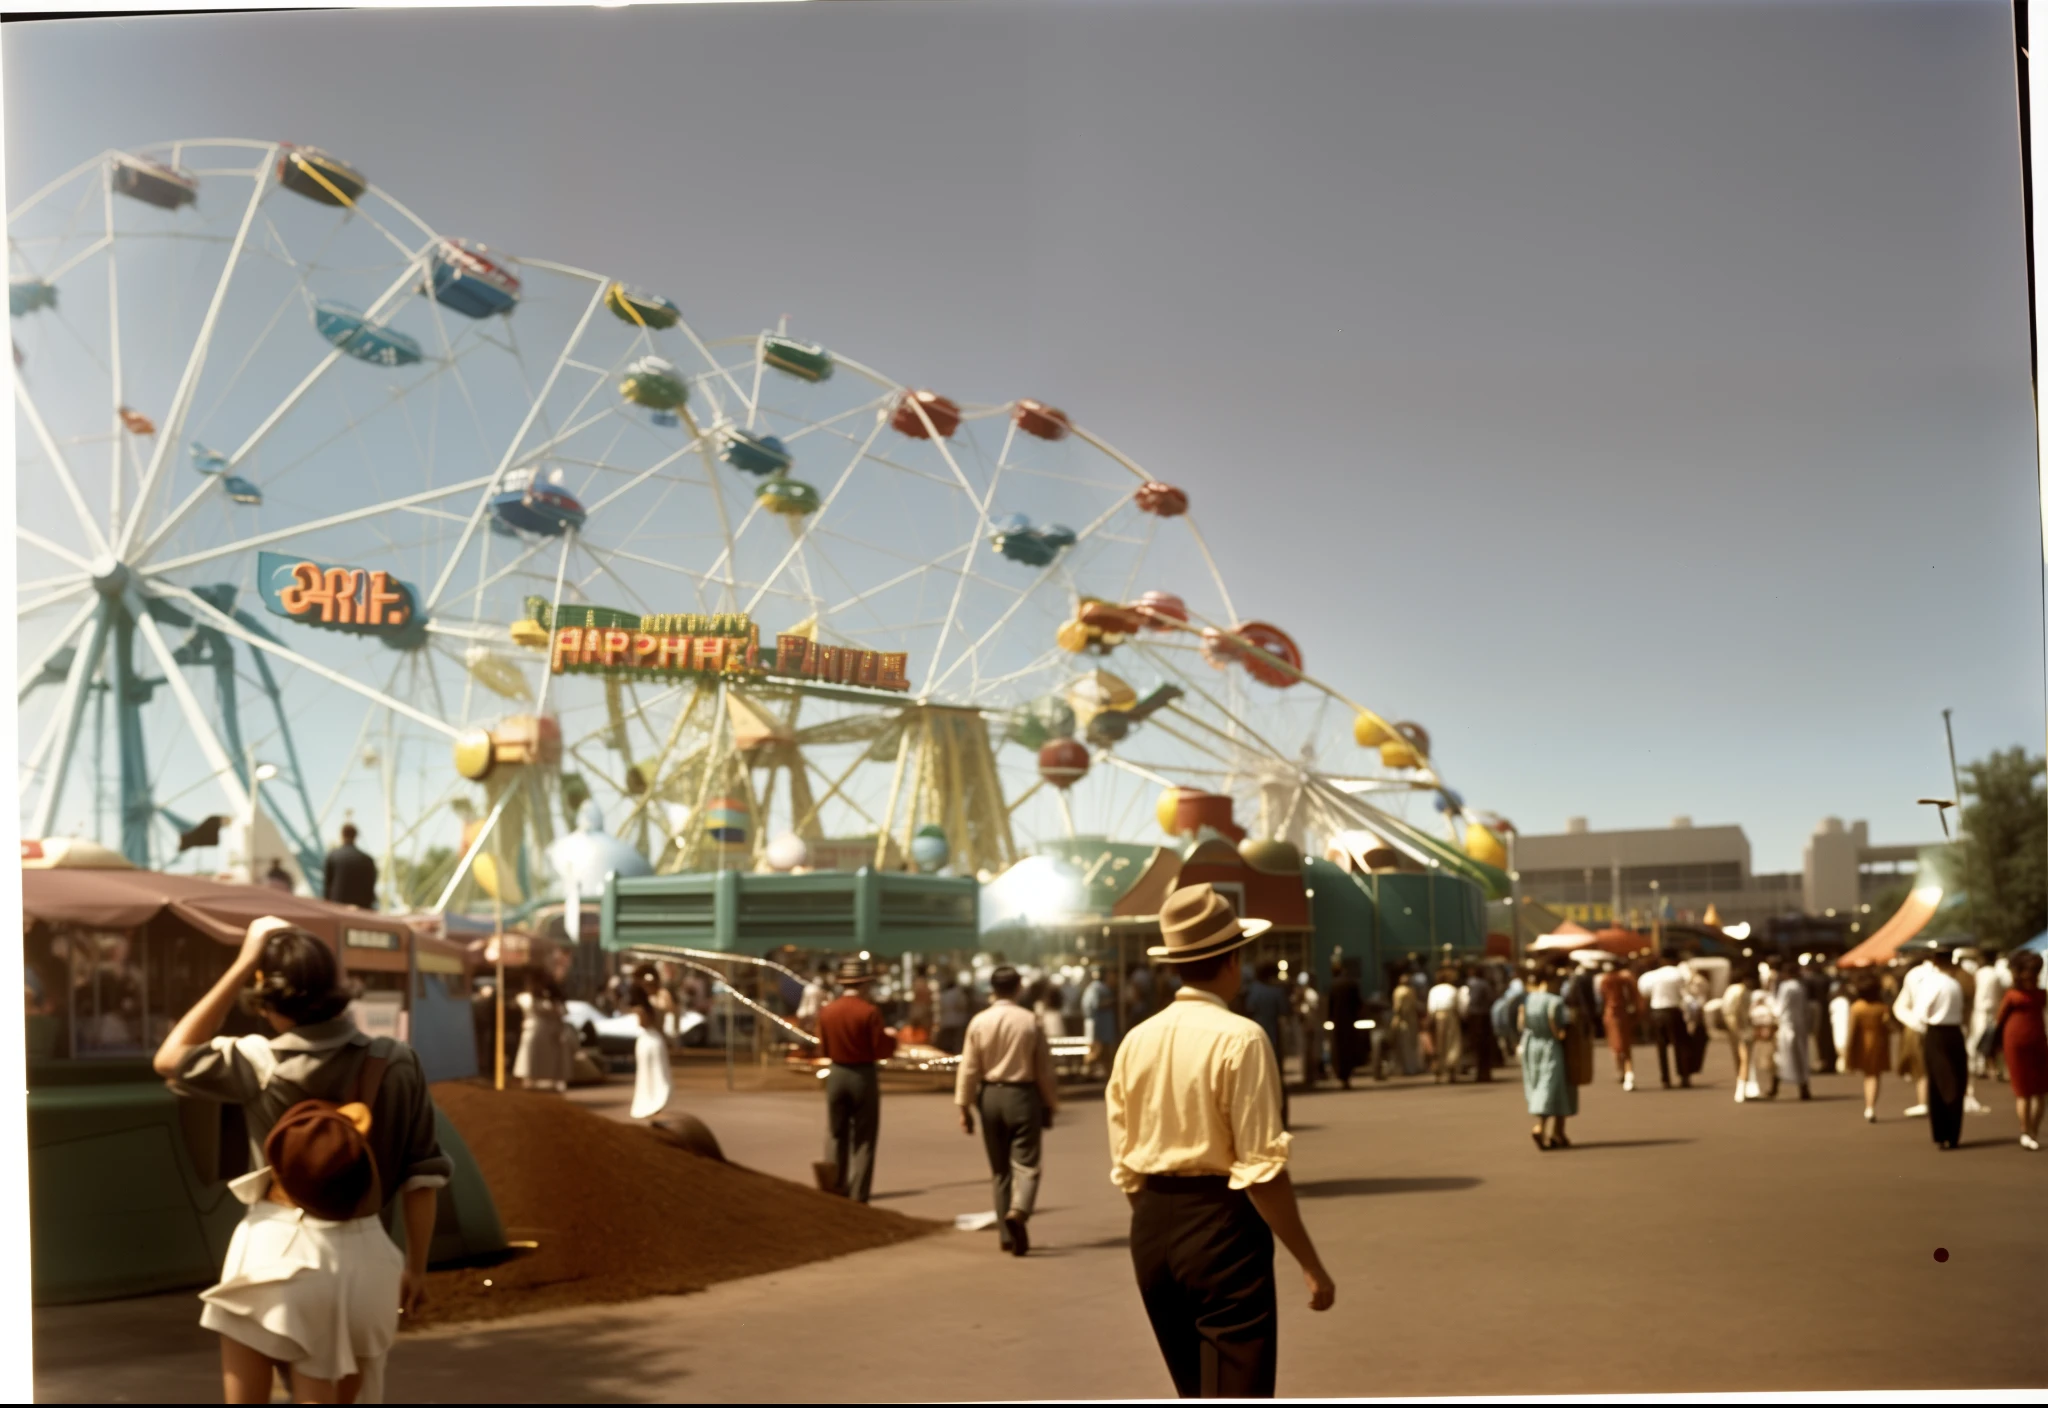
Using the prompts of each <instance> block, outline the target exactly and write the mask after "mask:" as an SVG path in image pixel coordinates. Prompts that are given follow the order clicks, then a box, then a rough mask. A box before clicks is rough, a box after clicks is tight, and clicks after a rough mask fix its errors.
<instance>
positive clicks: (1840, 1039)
mask: <svg viewBox="0 0 2048 1408" xmlns="http://www.w3.org/2000/svg"><path fill="white" fill-rule="evenodd" d="M1855 1005H1856V995H1855V993H1854V992H1853V991H1852V990H1851V988H1850V985H1849V984H1848V983H1847V982H1846V981H1844V980H1843V978H1842V975H1841V974H1840V973H1838V972H1832V971H1831V972H1830V973H1829V975H1828V1030H1830V1031H1831V1032H1833V1033H1834V1037H1835V1070H1836V1071H1837V1072H1838V1073H1839V1072H1846V1071H1847V1070H1848V1069H1849V1018H1850V1015H1851V1013H1852V1011H1853V1010H1854V1008H1855Z"/></svg>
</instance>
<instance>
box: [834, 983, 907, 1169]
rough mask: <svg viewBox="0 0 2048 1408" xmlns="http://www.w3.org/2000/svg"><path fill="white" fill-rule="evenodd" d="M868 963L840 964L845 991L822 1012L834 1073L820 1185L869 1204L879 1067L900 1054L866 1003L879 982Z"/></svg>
mask: <svg viewBox="0 0 2048 1408" xmlns="http://www.w3.org/2000/svg"><path fill="white" fill-rule="evenodd" d="M874 976H875V975H874V974H873V973H872V972H870V971H869V969H868V965H867V962H866V960H864V959H859V958H842V959H840V960H839V986H840V987H841V988H843V989H845V991H844V992H843V993H841V994H840V996H839V997H838V998H837V999H836V1000H834V1001H832V1002H828V1003H826V1004H825V1008H824V1010H823V1011H821V1012H820V1013H818V1045H819V1046H820V1047H821V1048H823V1051H824V1055H825V1059H826V1060H828V1061H830V1062H831V1063H832V1069H831V1070H830V1071H828V1072H826V1074H825V1124H826V1132H825V1158H824V1161H823V1162H821V1163H820V1164H819V1165H818V1185H819V1186H820V1187H822V1188H824V1189H825V1190H826V1191H827V1192H835V1193H843V1194H845V1195H846V1196H847V1197H849V1198H851V1199H853V1200H854V1201H855V1202H856V1203H864V1202H866V1201H867V1200H868V1189H869V1187H870V1186H871V1185H872V1184H873V1182H874V1177H875V1136H876V1135H877V1134H878V1133H879V1132H880V1130H881V1127H882V1087H881V1081H880V1078H879V1076H878V1075H877V1073H876V1070H875V1063H876V1062H877V1061H880V1060H883V1059H885V1058H887V1057H889V1056H892V1055H894V1054H895V1052H896V1030H895V1028H893V1027H889V1026H885V1025H883V1022H882V1010H881V1009H880V1008H879V1007H877V1006H875V1004H874V1003H872V1002H870V1001H868V999H867V992H866V989H867V985H868V984H869V983H871V982H873V981H874Z"/></svg>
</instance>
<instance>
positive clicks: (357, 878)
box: [320, 823, 377, 909]
mask: <svg viewBox="0 0 2048 1408" xmlns="http://www.w3.org/2000/svg"><path fill="white" fill-rule="evenodd" d="M323 869H324V871H325V873H324V874H323V875H322V876H321V885H320V898H322V899H324V900H327V901H328V902H329V903H332V904H352V905H354V906H355V907H356V908H357V909H375V908H376V907H377V862H375V861H374V860H371V859H370V857H369V854H368V853H367V852H365V851H363V850H362V849H361V848H359V847H358V846H357V845H356V828H355V825H354V824H353V823H351V824H349V825H347V826H344V827H342V828H341V844H340V845H339V846H336V847H335V848H334V849H333V850H331V851H329V852H328V853H327V864H326V866H325V867H323Z"/></svg>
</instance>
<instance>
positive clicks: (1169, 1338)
mask: <svg viewBox="0 0 2048 1408" xmlns="http://www.w3.org/2000/svg"><path fill="white" fill-rule="evenodd" d="M1268 927H1269V926H1268V925H1267V924H1266V923H1265V922H1264V921H1262V920H1244V921H1240V920H1239V919H1238V917H1237V915H1236V913H1235V912H1234V911H1233V910H1232V909H1231V907H1230V902H1229V901H1228V900H1226V899H1224V898H1223V897H1222V896H1221V895H1219V894H1217V893H1216V892H1215V890H1214V889H1213V888H1212V887H1210V886H1208V885H1190V886H1188V887H1187V888H1185V889H1182V890H1177V891H1175V892H1174V893H1173V894H1172V895H1170V896H1168V897H1167V900H1166V903H1165V904H1164V905H1162V906H1161V908H1160V914H1159V929H1160V937H1161V938H1162V939H1163V940H1164V942H1163V943H1162V944H1161V945H1160V946H1158V947H1155V948H1152V949H1149V950H1148V956H1149V957H1151V958H1152V959H1154V960H1156V961H1159V962H1163V963H1166V964H1170V965H1173V967H1174V968H1175V969H1176V970H1177V972H1178V974H1179V976H1180V978H1181V986H1180V989H1179V990H1178V991H1177V992H1176V993H1175V994H1174V996H1173V999H1172V1001H1170V1002H1168V1003H1167V1004H1165V1006H1164V1008H1163V1010H1161V1011H1160V1012H1158V1013H1157V1014H1156V1015H1154V1016H1152V1017H1151V1018H1149V1019H1148V1020H1146V1021H1144V1022H1142V1023H1140V1024H1139V1025H1138V1026H1136V1027H1134V1028H1133V1029H1132V1030H1131V1032H1130V1034H1129V1035H1128V1036H1127V1037H1125V1038H1124V1042H1123V1045H1122V1046H1120V1047H1119V1048H1118V1049H1117V1053H1116V1064H1115V1067H1114V1069H1113V1070H1112V1071H1111V1072H1110V1077H1109V1086H1108V1089H1107V1090H1106V1091H1105V1092H1104V1101H1105V1104H1106V1105H1107V1107H1108V1115H1109V1147H1110V1160H1111V1164H1110V1176H1111V1177H1112V1178H1113V1179H1114V1180H1115V1181H1116V1184H1117V1186H1118V1187H1119V1188H1121V1189H1123V1190H1124V1192H1125V1193H1126V1194H1127V1195H1128V1196H1129V1198H1130V1200H1131V1263H1132V1267H1133V1269H1134V1270H1135V1271H1136V1273H1137V1279H1138V1292H1139V1295H1140V1296H1141V1297H1142V1298H1143V1300H1144V1303H1145V1314H1146V1316H1147V1317H1148V1318H1149V1319H1150V1320H1151V1322H1152V1334H1153V1338H1154V1339H1156V1340H1157V1341H1158V1344H1159V1351H1160V1354H1161V1355H1162V1356H1163V1357H1164V1358H1165V1360H1166V1367H1167V1371H1168V1372H1169V1373H1170V1374H1171V1375H1172V1376H1173V1386H1174V1388H1175V1390H1176V1391H1177V1392H1178V1393H1179V1394H1180V1396H1181V1397H1183V1398H1270V1397H1272V1396H1273V1393H1274V1384H1275V1378H1276V1371H1277V1369H1278V1365H1279V1339H1278V1332H1279V1315H1278V1304H1277V1300H1276V1292H1275V1287H1274V1283H1273V1241H1274V1238H1275V1237H1278V1238H1279V1240H1280V1241H1281V1242H1283V1243H1284V1244H1285V1245H1286V1247H1287V1250H1288V1251H1289V1252H1291V1253H1292V1254H1293V1256H1294V1259H1295V1260H1296V1261H1297V1262H1298V1263H1300V1265H1301V1269H1302V1274H1303V1276H1304V1277H1305V1278H1306V1279H1307V1281H1308V1288H1309V1308H1310V1309H1311V1310H1328V1309H1329V1308H1330V1306H1331V1304H1332V1303H1333V1302H1334V1301H1335V1299H1336V1295H1337V1289H1336V1285H1335V1283H1334V1282H1332V1281H1331V1280H1330V1276H1329V1273H1328V1272H1327V1271H1325V1270H1324V1269H1323V1264H1322V1261H1321V1260H1320V1259H1319V1258H1318V1257H1317V1255H1316V1249H1315V1245H1314V1243H1312V1242H1311V1241H1310V1240H1309V1235H1308V1230H1307V1229H1306V1228H1305V1227H1303V1226H1302V1222H1301V1210H1300V1208H1299V1207H1297V1206H1296V1204H1295V1201H1294V1186H1293V1184H1292V1183H1291V1182H1290V1181H1289V1179H1288V1176H1287V1155H1288V1145H1289V1142H1290V1138H1289V1136H1288V1134H1287V1133H1286V1132H1285V1131H1284V1130H1282V1129H1281V1127H1280V1069H1279V1063H1278V1062H1277V1061H1276V1060H1275V1059H1274V1054H1273V1046H1272V1043H1271V1042H1269V1041H1268V1040H1267V1039H1266V1034H1265V1033H1264V1032H1263V1031H1261V1030H1260V1029H1259V1026H1258V1024H1257V1023H1255V1022H1252V1021H1250V1020H1248V1019H1247V1018H1244V1017H1240V1016H1238V1015H1236V1014H1235V1013H1233V1012H1232V1011H1231V1010H1230V1003H1231V1001H1232V999H1234V998H1235V997H1236V996H1237V993H1238V989H1239V987H1240V986H1241V985H1242V984H1243V981H1244V975H1243V971H1242V968H1241V967H1240V965H1239V962H1238V956H1237V950H1238V949H1240V948H1242V947H1243V946H1244V945H1245V944H1247V943H1250V942H1251V941H1252V940H1253V939H1254V938H1256V937H1258V935H1259V934H1261V933H1263V932H1264V931H1265V930H1266V929H1267V928H1268Z"/></svg>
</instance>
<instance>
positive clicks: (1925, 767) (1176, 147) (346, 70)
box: [0, 3, 2043, 870]
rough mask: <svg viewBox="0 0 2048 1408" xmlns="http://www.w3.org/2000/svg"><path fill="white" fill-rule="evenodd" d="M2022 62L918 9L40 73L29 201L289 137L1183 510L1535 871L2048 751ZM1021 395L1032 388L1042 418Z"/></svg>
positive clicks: (607, 23) (1300, 7) (121, 60)
mask: <svg viewBox="0 0 2048 1408" xmlns="http://www.w3.org/2000/svg"><path fill="white" fill-rule="evenodd" d="M2007 24H2008V10H2007V7H2005V6H2004V5H2002V4H1993V3H1944V4H1934V5H1917V4H1903V3H1900V4H1874V5H1855V6H1848V5H1820V4H1784V5H1769V6H1766V5H1740V4H1721V5H1711V6H1691V5H1679V4H1659V5H1655V6H1636V7H1622V6H1614V5H1587V6H1561V5H1540V4H1520V5H1513V6H1504V7H1483V6H1477V5H1468V4H1461V3H1441V4H1430V5H1427V6H1424V5H1373V4H1350V5H1341V6H1339V5H1311V4H1289V3H1258V4H1206V3H1198V4H1179V5H1165V4H1120V3H1092V4H1087V5H1081V4H1074V5H1058V4H1051V5H1048V4H1036V5H1029V6H1006V5H1001V4H982V5H975V6H972V7H968V6H957V5H933V4H923V3H919V4H888V3H879V4H860V5H815V6H810V5H806V6H763V7H751V6H715V7H703V8H697V7H680V8H661V9H654V10H637V9H636V10H621V11H600V12H593V11H588V10H577V11H566V10H565V11H533V10H520V11H508V12H486V11H446V12H419V13H360V14H343V13H334V14H313V15H273V16H220V17H205V18H190V17H180V18H163V19H130V20H119V21H63V22H52V23H44V24H33V25H28V24H16V25H9V26H7V27H6V30H5V31H4V34H0V49H4V60H5V81H6V103H7V140H8V150H7V153H6V160H7V181H8V188H9V190H10V191H11V192H13V193H14V195H15V197H16V198H17V199H18V198H19V197H20V196H21V195H22V194H24V193H26V192H27V191H28V190H30V189H32V188H33V187H34V186H36V185H39V184H41V182H42V181H44V180H45V179H47V178H49V177H51V176H53V175H56V174H57V173H59V172H61V171H62V170H65V169H67V168H69V167H70V166H72V165H73V164H75V163H76V162H77V161H79V160H80V159H82V158H83V157H85V156H87V155H89V154H90V153H92V152H94V151H97V150H99V149H101V148H103V147H108V146H135V145H140V144H143V143H146V142H150V141H155V140H160V139H167V138H174V137H198V136H230V135H232V136H250V137H283V138H289V139H292V140H297V141H303V142H313V143H317V144H319V145H321V146H324V147H327V148H329V149H330V150H333V151H336V152H339V153H342V154H344V155H346V156H348V157H349V158H350V159H351V160H353V161H355V162H357V163H358V164H359V165H361V166H362V167H363V168H364V169H365V170H366V171H368V172H369V173H370V174H371V176H372V177H373V178H374V179H375V180H376V181H377V182H378V184H379V185H380V186H381V187H383V188H385V189H388V190H390V191H392V192H393V193H395V194H397V195H398V196H399V197H400V198H401V199H404V200H406V201H407V202H408V203H409V204H412V205H414V206H415V207H416V208H418V209H419V210H420V211H421V213H422V214H423V215H424V216H425V217H426V218H427V219H429V220H430V221H431V222H432V223H434V224H435V225H436V226H438V227H439V228H441V229H444V230H449V231H452V232H457V233H464V234H471V235H474V236H476V237H479V238H483V239H486V240H488V241H489V242H491V243H492V244H495V245H499V246H500V247H503V248H507V249H513V250H517V251H519V252H521V253H525V254H533V255H551V256H554V257H558V258H561V259H564V260H567V261H570V262H573V263H576V264H579V265H582V266H584V267H590V268H602V269H610V270H615V271H618V272H619V273H620V274H622V275H623V276H625V277H628V278H632V279H634V280H635V281H637V282H643V283H645V284H648V285H650V286H654V287H660V288H668V289H675V290H681V291H685V292H684V301H685V302H686V304H687V306H688V308H689V311H690V316H691V319H692V321H693V323H694V324H695V325H696V326H697V327H698V328H699V329H701V330H703V331H705V332H706V333H707V334H715V335H726V334H732V333H748V332H752V331H754V330H755V329H757V328H759V327H760V326H761V325H763V324H764V323H767V322H771V321H772V320H773V319H774V317H775V316H776V315H777V314H779V313H784V312H787V313H791V314H793V315H794V316H795V317H796V318H797V319H798V320H799V322H800V323H801V325H802V326H803V328H804V329H805V330H806V331H807V332H809V333H810V334H812V335H815V336H817V337H819V338H821V339H822V340H824V341H826V342H828V343H832V342H835V341H836V342H842V343H844V344H847V345H857V346H858V347H860V348H861V349H862V353H861V355H862V359H863V360H865V361H868V362H870V363H871V364H872V365H876V366H881V367H886V368H889V369H891V370H892V371H893V372H894V373H895V374H897V375H899V376H904V377H906V378H917V379H920V380H923V381H925V382H926V383H928V384H934V385H941V386H943V387H945V388H947V389H948V390H949V391H952V392H954V393H955V394H957V395H959V396H961V397H962V398H964V399H974V400H989V401H994V400H1004V399H1008V398H1009V397H1011V396H1013V395H1017V394H1027V395H1033V396H1037V397H1039V398H1041V399H1044V400H1048V401H1052V402H1054V403H1056V404H1060V405H1064V406H1067V407H1069V408H1070V409H1072V410H1073V411H1074V412H1075V414H1076V415H1077V417H1079V418H1081V419H1083V420H1084V421H1085V422H1086V423H1087V424H1088V425H1090V426H1091V427H1093V428H1095V429H1097V430H1099V431H1100V432H1101V433H1103V434H1105V435H1108V436H1109V437H1110V438H1112V439H1113V440H1114V441H1115V442H1116V443H1117V444H1118V445H1119V447H1120V448H1123V449H1125V450H1127V451H1128V452H1129V453H1131V454H1133V455H1134V456H1136V457H1137V458H1138V459H1139V460H1140V461H1141V462H1142V463H1144V464H1145V465H1147V466H1148V467H1149V468H1151V469H1152V470H1153V471H1154V472H1155V473H1157V474H1158V475H1159V476H1160V477H1162V478H1165V479H1168V480H1171V481H1173V482H1175V483H1178V484H1181V485H1183V486H1184V487H1186V488H1187V489H1188V490H1189V491H1190V492H1191V494H1192V495H1193V498H1194V501H1195V508H1196V513H1197V515H1198V517H1199V518H1200V519H1201V520H1202V521H1203V522H1204V524H1205V525H1206V528H1207V531H1208V533H1209V534H1210V537H1211V541H1212V543H1213V544H1214V545H1215V546H1216V547H1217V549H1218V551H1219V552H1220V553H1222V554H1224V555H1225V557H1226V573H1227V575H1228V577H1229V578H1230V580H1231V583H1232V588H1233V592H1234V594H1235V595H1236V596H1237V597H1238V599H1239V603H1240V606H1241V609H1242V610H1243V611H1244V613H1245V614H1246V615H1248V616H1256V617H1260V618H1263V619H1267V620H1272V621H1276V622H1280V623H1282V624H1284V625H1285V626H1286V627H1288V628H1289V629H1290V630H1291V631H1292V632H1293V633H1294V634H1295V635H1296V637H1297V638H1298V639H1299V640H1301V641H1302V642H1303V644H1304V647H1305V650H1306V652H1307V655H1308V661H1309V664H1310V666H1311V668H1312V669H1313V670H1315V672H1316V673H1318V674H1319V675H1323V676H1325V677H1326V678H1329V679H1331V680H1332V681H1333V682H1334V683H1337V684H1338V685H1340V687H1342V688H1344V689H1345V690H1346V692H1347V693H1350V694H1352V695H1354V696H1356V697H1360V698H1363V699H1365V700H1366V701H1368V702H1370V703H1371V704H1372V705H1373V707H1375V708H1377V709H1379V710H1381V711H1383V712H1386V713H1388V714H1390V715H1393V716H1398V717H1403V718H1413V719H1418V720H1421V721H1423V722H1424V723H1426V724H1427V725H1428V726H1429V728H1430V729H1431V731H1432V733H1433V735H1434V737H1435V740H1436V751H1437V755H1438V758H1439V760H1440V762H1441V763H1442V765H1443V767H1444V769H1445V771H1446V773H1447V775H1448V776H1450V777H1451V778H1452V779H1453V780H1454V781H1455V782H1456V784H1457V785H1458V786H1459V788H1460V789H1461V790H1462V791H1463V792H1464V794H1465V795H1466V797H1467V798H1468V799H1470V800H1471V801H1473V802H1475V803H1477V804H1479V805H1483V806H1490V807H1493V808H1495V809H1497V810H1499V811H1501V812H1502V813H1504V814H1506V815H1507V816H1509V817H1511V818H1512V819H1513V820H1514V821H1515V822H1516V823H1517V824H1518V825H1520V826H1521V827H1522V828H1523V829H1524V830H1529V831H1546V830H1553V829H1557V828H1559V827H1561V825H1562V823H1563V821H1564V818H1565V817H1566V816H1568V815H1581V814H1583V815H1586V816H1588V817H1590V818H1591V819H1592V822H1593V824H1594V825H1595V826H1596V827H1609V826H1628V825H1662V824H1664V823H1665V822H1666V821H1668V819H1669V818H1670V817H1671V816H1672V815H1674V814H1681V813H1682V814H1688V815H1691V816H1692V817H1694V818H1695V819H1696V820H1697V821H1698V822H1699V823H1701V824H1708V823H1721V822H1739V823H1740V824H1742V825H1743V826H1744V827H1746V828H1747V829H1748V831H1749V834H1750V837H1751V840H1752V842H1753V845H1754V848H1755V861H1756V864H1757V866H1758V868H1759V869H1766V870H1769V869H1781V868H1794V867H1796V866H1797V864H1798V859H1799V844H1800V841H1801V839H1802V838H1803V836H1804V835H1805V834H1806V832H1807V831H1808V830H1810V829H1811V827H1812V825H1813V824H1814V822H1815V821H1816V820H1818V819H1819V818H1820V817H1821V816H1823V815H1827V814H1831V813H1832V814H1837V815H1841V816H1844V817H1847V818H1851V819H1853V818H1857V817H1867V818H1869V820H1870V821H1871V823H1872V827H1873V830H1874V832H1875V833H1876V836H1877V838H1878V839H1880V840H1884V841H1907V840H1915V839H1921V838H1924V837H1925V836H1926V834H1927V823H1926V818H1925V816H1924V813H1920V814H1916V809H1915V808H1914V806H1913V799H1914V798H1915V797H1918V796H1921V795H1926V794H1932V793H1935V792H1942V791H1945V790H1946V787H1947V774H1946V761H1945V757H1944V754H1943V751H1942V742H1941V729H1940V710H1941V709H1942V708H1943V707H1944V706H1950V707H1953V708H1954V709H1955V711H1956V728H1957V746H1958V749H1959V751H1960V752H1961V753H1962V754H1963V755H1964V756H1965V757H1966V758H1967V757H1969V756H1971V755H1975V754H1979V753H1982V752H1984V751H1986V750H1988V749H1990V748H1993V747H2000V746H2009V745H2011V744H2015V743H2024V744H2026V745H2028V746H2029V747H2030V748H2032V749H2035V750H2038V749H2039V748H2040V747H2041V745H2042V714H2043V698H2042V695H2043V686H2042V657H2041V652H2042V644H2041V641H2042V630H2041V594H2040V543H2039V507H2038V502H2037V499H2036V496H2035V477H2034V464H2033V453H2032V440H2031V437H2032V419H2031V404H2030V401H2029V396H2028V387H2027V364H2026V362H2027V340H2026V339H2027V329H2026V309H2025V284H2024V268H2023V264H2022V251H2021V233H2020V224H2019V177H2018V165H2017V161H2018V158H2017V153H2016V151H2015V141H2016V139H2015V130H2016V129H2015V114H2014V99H2013V93H2012V77H2011V71H2010V66H2009V65H2010V60H2009V54H2008V50H2007V47H2006V46H2007V43H2008V40H2007ZM1020 388H1022V390H1021V391H1020Z"/></svg>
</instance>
